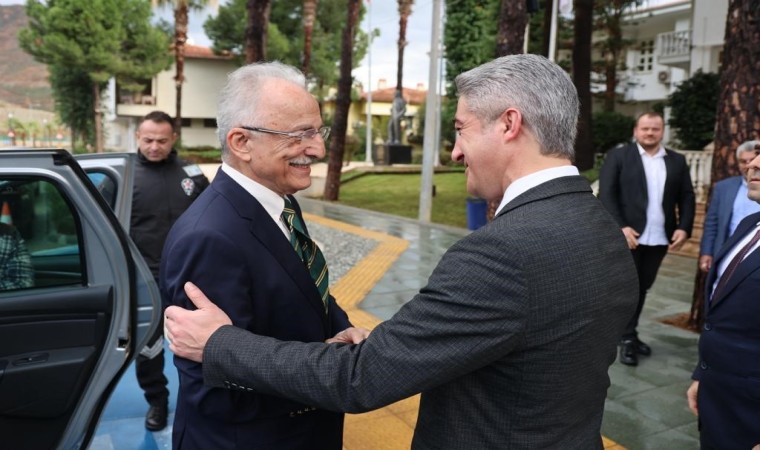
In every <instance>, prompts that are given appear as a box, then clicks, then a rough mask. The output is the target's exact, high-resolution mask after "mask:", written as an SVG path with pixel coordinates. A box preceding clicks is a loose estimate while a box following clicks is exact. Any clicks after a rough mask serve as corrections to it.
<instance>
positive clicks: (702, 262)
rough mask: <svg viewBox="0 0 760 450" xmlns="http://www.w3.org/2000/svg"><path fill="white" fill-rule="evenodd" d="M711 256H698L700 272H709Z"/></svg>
mask: <svg viewBox="0 0 760 450" xmlns="http://www.w3.org/2000/svg"><path fill="white" fill-rule="evenodd" d="M712 262H713V257H712V256H710V255H702V256H700V257H699V270H701V271H702V272H705V273H707V272H709V271H710V267H712Z"/></svg>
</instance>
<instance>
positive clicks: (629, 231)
mask: <svg viewBox="0 0 760 450" xmlns="http://www.w3.org/2000/svg"><path fill="white" fill-rule="evenodd" d="M664 126H665V122H664V120H663V118H662V116H661V115H660V114H658V113H654V112H649V113H644V114H642V115H640V116H639V117H638V119H637V120H636V126H635V127H634V129H633V137H634V139H635V142H633V143H631V144H629V145H626V146H623V147H617V148H614V149H612V150H610V152H609V153H608V154H607V156H606V158H605V161H604V164H603V165H602V169H601V171H600V173H599V199H600V200H601V201H602V203H603V204H604V206H605V208H607V210H608V211H609V212H610V214H612V216H613V217H614V218H615V220H616V221H617V223H618V224H619V225H620V227H621V228H622V231H623V235H625V239H626V241H627V242H628V248H630V249H631V254H632V255H633V259H634V262H635V264H636V270H637V271H638V275H639V303H638V307H637V309H636V313H635V314H634V315H633V316H632V317H631V320H630V321H629V322H628V326H627V327H626V330H625V332H624V333H623V335H622V336H621V339H620V362H621V363H623V364H626V365H630V366H635V365H637V364H638V355H644V356H649V355H650V354H651V353H652V349H651V347H650V346H649V345H647V344H646V343H644V342H642V341H641V340H640V339H639V336H638V331H637V327H638V324H639V316H640V315H641V310H642V309H643V307H644V301H645V299H646V294H647V291H648V290H649V288H650V287H652V284H654V280H655V278H656V277H657V271H658V270H659V268H660V264H661V263H662V260H663V259H664V258H665V255H666V254H667V252H668V250H678V249H680V248H681V246H683V244H684V242H686V240H687V239H688V238H689V235H691V229H692V225H693V223H694V210H695V202H694V189H693V187H692V184H691V176H690V175H689V167H688V166H687V165H686V159H685V158H684V157H683V155H680V154H678V153H676V152H674V151H672V150H668V149H666V148H664V147H663V146H662V137H663V131H664ZM614 275H615V274H610V276H614Z"/></svg>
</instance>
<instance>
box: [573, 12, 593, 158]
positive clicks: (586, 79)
mask: <svg viewBox="0 0 760 450" xmlns="http://www.w3.org/2000/svg"><path fill="white" fill-rule="evenodd" d="M573 8H574V9H575V25H574V39H573V42H574V44H573V82H574V83H575V89H576V90H577V91H578V99H579V100H580V106H581V107H580V117H579V120H578V137H577V139H576V141H575V164H576V166H578V168H579V169H580V170H588V169H591V168H592V167H594V141H593V137H592V134H591V34H592V33H593V12H594V0H574V2H573Z"/></svg>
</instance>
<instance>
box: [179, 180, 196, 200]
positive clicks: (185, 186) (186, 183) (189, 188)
mask: <svg viewBox="0 0 760 450" xmlns="http://www.w3.org/2000/svg"><path fill="white" fill-rule="evenodd" d="M180 185H181V186H182V190H183V191H185V195H187V196H188V197H189V196H191V195H193V191H194V190H195V181H193V180H192V179H190V178H185V179H184V180H182V181H181V182H180Z"/></svg>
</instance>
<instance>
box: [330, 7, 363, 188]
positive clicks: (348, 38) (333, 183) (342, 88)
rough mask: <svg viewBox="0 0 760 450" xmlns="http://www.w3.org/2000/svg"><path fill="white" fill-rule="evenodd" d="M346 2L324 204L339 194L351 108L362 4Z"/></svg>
mask: <svg viewBox="0 0 760 450" xmlns="http://www.w3.org/2000/svg"><path fill="white" fill-rule="evenodd" d="M347 1H348V20H347V21H346V28H344V29H343V39H342V43H341V50H340V78H339V79H338V95H337V97H336V99H335V116H334V118H333V133H332V139H330V156H329V160H328V163H327V177H326V179H325V200H332V201H335V200H338V194H339V192H340V169H341V167H342V166H343V150H344V148H345V146H346V129H347V127H348V108H349V106H351V84H352V81H353V77H352V76H351V68H352V67H353V56H354V36H355V35H356V29H357V27H358V26H359V10H360V9H361V0H347Z"/></svg>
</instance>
